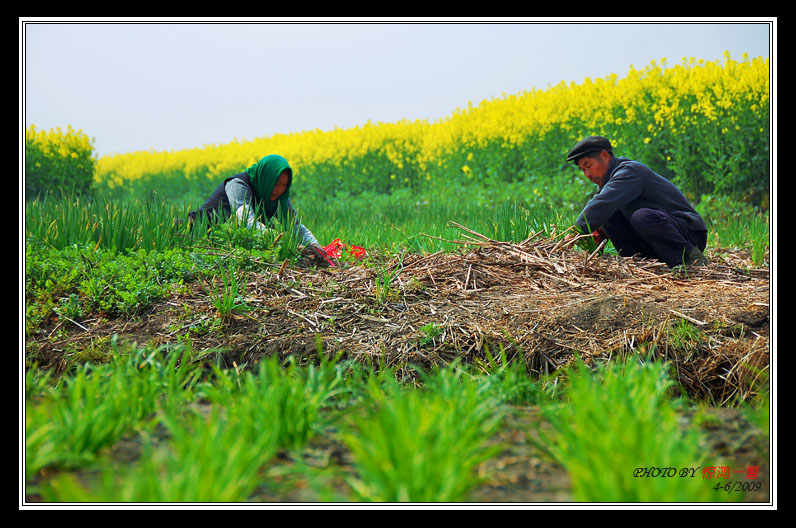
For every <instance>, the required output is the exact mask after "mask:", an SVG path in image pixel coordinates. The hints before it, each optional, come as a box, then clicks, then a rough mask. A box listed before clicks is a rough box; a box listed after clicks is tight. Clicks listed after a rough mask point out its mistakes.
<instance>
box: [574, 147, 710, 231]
mask: <svg viewBox="0 0 796 528" xmlns="http://www.w3.org/2000/svg"><path fill="white" fill-rule="evenodd" d="M642 208H649V209H656V210H658V211H663V212H665V213H668V214H670V215H671V216H673V217H674V218H676V219H677V220H678V221H681V222H683V225H684V226H685V227H687V228H688V229H690V230H692V231H707V226H706V225H705V222H704V220H702V217H701V216H700V215H699V213H697V212H696V210H695V209H694V208H693V206H692V205H691V204H690V203H689V201H688V199H687V198H686V197H685V196H684V195H683V193H682V192H680V190H679V189H678V188H677V187H675V186H674V184H673V183H672V182H670V181H669V180H667V179H666V178H664V177H663V176H661V175H660V174H657V173H655V172H654V171H653V170H652V169H650V168H649V167H647V166H646V165H644V164H643V163H640V162H638V161H633V160H630V159H627V158H619V157H614V158H612V160H611V164H610V165H609V167H608V170H607V171H606V173H605V177H604V178H603V182H602V186H601V187H600V190H599V191H598V193H597V194H596V195H594V197H593V198H592V199H591V200H590V201H589V203H588V204H586V207H585V208H584V209H583V211H582V212H581V213H580V216H578V219H577V220H576V221H575V225H576V226H577V227H578V229H580V231H581V233H591V232H593V231H594V230H596V229H597V228H599V227H602V226H603V225H604V224H606V223H607V222H608V220H609V219H610V218H611V217H612V216H613V215H614V213H616V212H617V211H621V212H622V214H623V215H624V216H625V218H627V219H628V221H630V216H631V215H632V214H633V213H634V212H636V211H637V210H639V209H642Z"/></svg>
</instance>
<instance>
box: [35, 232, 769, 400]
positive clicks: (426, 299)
mask: <svg viewBox="0 0 796 528" xmlns="http://www.w3.org/2000/svg"><path fill="white" fill-rule="evenodd" d="M462 230H463V231H464V233H465V234H464V235H463V238H464V240H460V241H457V242H459V243H461V244H462V247H463V250H462V251H460V252H455V253H442V252H440V253H435V254H430V255H429V254H426V255H421V254H400V255H393V256H391V257H389V258H387V259H385V260H381V261H378V262H375V264H374V261H371V262H370V263H369V264H367V265H366V264H362V265H349V266H339V267H336V268H331V269H328V270H317V269H300V268H291V267H287V268H284V269H280V271H278V272H277V271H276V269H277V268H271V267H268V268H265V269H263V270H262V271H261V272H249V273H247V274H245V276H244V277H243V278H242V279H243V282H244V283H245V296H244V298H243V300H242V301H243V303H245V305H246V306H247V311H241V312H240V313H237V314H235V315H234V316H233V317H231V318H228V319H226V320H224V321H223V322H222V321H221V320H220V318H219V317H218V314H217V313H216V312H215V310H214V309H213V307H212V304H211V303H210V302H209V299H208V296H207V294H206V292H205V290H204V289H203V288H202V287H201V286H200V285H195V287H194V290H193V292H190V293H182V294H181V295H178V296H175V297H174V298H172V299H169V300H167V301H166V302H163V303H160V304H158V305H155V306H152V307H151V309H150V310H149V311H148V312H147V313H146V314H145V315H144V317H142V318H140V319H139V320H129V319H126V320H116V321H106V320H98V319H95V320H89V321H80V322H79V323H80V325H81V326H80V327H78V326H74V327H73V330H74V331H70V333H69V335H68V336H66V337H63V338H60V339H51V338H47V337H46V332H45V333H43V334H42V335H43V337H41V338H39V339H38V340H37V341H33V342H31V343H28V351H29V354H30V355H32V356H34V357H35V359H36V360H37V361H38V362H39V363H40V364H41V365H42V366H47V365H48V364H49V365H54V366H57V365H59V364H64V363H65V361H66V360H65V356H66V354H68V351H69V350H80V349H81V347H83V348H85V347H87V346H94V347H96V346H97V343H98V342H101V341H102V339H107V338H108V336H110V335H112V334H118V335H120V336H121V338H122V339H123V340H127V341H137V342H138V343H139V344H144V343H149V344H155V345H160V344H167V343H174V342H178V341H186V340H189V339H190V341H191V343H192V347H193V349H194V351H195V354H197V355H202V354H213V355H215V356H217V357H221V358H222V359H223V360H224V361H226V362H227V363H228V365H229V366H231V365H232V363H233V362H235V364H237V365H251V364H254V363H255V362H256V361H257V360H258V359H259V358H261V357H263V356H267V355H271V354H279V355H287V354H294V355H297V356H299V357H303V358H310V357H312V356H315V355H316V354H317V353H318V350H322V351H323V353H327V354H337V353H338V352H341V353H343V354H345V355H346V356H347V357H351V358H354V359H356V360H358V361H362V362H366V363H370V364H373V365H378V364H381V363H384V364H387V365H389V366H396V367H399V368H401V367H405V366H408V365H410V364H419V365H421V366H431V365H435V364H440V363H445V362H449V361H451V360H453V359H454V358H457V357H461V358H462V359H463V360H464V361H467V362H475V361H477V360H483V359H484V358H485V357H486V353H487V351H491V352H493V353H495V352H497V351H498V350H499V349H500V348H502V349H503V350H504V351H505V352H506V355H507V357H509V358H510V359H511V360H512V361H524V362H525V364H526V366H527V368H528V370H529V372H530V373H531V374H533V375H543V374H549V373H551V372H554V371H556V370H557V369H559V368H561V367H563V366H566V365H568V364H569V363H571V361H572V360H573V358H574V357H575V356H576V355H579V356H582V357H584V358H585V359H586V361H587V362H593V361H596V360H602V359H606V358H610V357H612V356H614V355H616V354H645V355H647V356H653V357H656V358H660V359H664V360H667V361H671V362H672V363H673V364H674V365H675V367H676V369H677V370H678V376H679V381H680V383H681V385H682V386H683V387H684V388H685V389H686V390H688V391H689V392H690V393H692V394H693V395H694V396H697V397H709V398H713V399H715V400H718V401H726V400H728V399H729V398H732V397H735V396H741V397H744V396H746V395H748V393H749V391H750V390H751V388H752V387H753V385H754V383H755V382H756V381H757V380H759V379H760V374H759V373H760V372H761V371H762V372H765V371H766V369H767V365H768V358H769V340H768V325H769V305H768V302H769V282H768V281H769V278H768V271H767V269H751V270H750V268H749V267H748V262H747V261H745V260H744V255H742V254H738V253H728V252H724V253H719V252H713V253H711V252H710V251H709V252H708V256H709V258H710V264H709V265H708V266H705V267H702V268H689V269H687V270H670V269H668V268H666V266H665V265H662V264H660V263H658V262H654V261H645V260H639V259H626V258H620V257H617V256H608V255H600V254H599V253H597V252H595V253H586V252H583V251H577V250H575V249H573V247H571V246H568V245H567V244H566V243H564V242H563V241H562V240H560V239H559V240H556V239H549V238H547V239H546V238H542V237H541V236H540V235H541V233H539V234H535V235H532V236H531V237H529V238H528V239H527V240H525V241H523V242H522V243H519V244H515V243H506V242H498V241H493V240H490V239H488V238H486V237H484V236H483V235H480V234H478V233H474V232H473V231H470V230H468V229H466V228H464V227H462ZM385 277H392V280H391V281H389V282H388V283H386V284H385V281H384V279H385ZM408 372H409V369H407V373H408ZM754 372H757V374H754Z"/></svg>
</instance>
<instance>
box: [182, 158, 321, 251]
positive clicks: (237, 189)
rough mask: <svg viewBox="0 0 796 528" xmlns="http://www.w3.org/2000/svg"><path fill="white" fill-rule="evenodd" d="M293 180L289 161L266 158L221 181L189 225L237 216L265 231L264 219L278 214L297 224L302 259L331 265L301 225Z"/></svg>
mask: <svg viewBox="0 0 796 528" xmlns="http://www.w3.org/2000/svg"><path fill="white" fill-rule="evenodd" d="M292 181H293V170H292V169H291V168H290V165H289V164H288V162H287V160H286V159H285V158H283V157H282V156H279V155H277V154H271V155H269V156H265V157H264V158H263V159H261V160H260V161H258V162H257V163H255V164H254V165H252V166H251V167H249V168H248V169H246V171H245V172H241V173H240V174H236V175H234V176H231V177H229V178H227V179H225V180H224V181H223V182H221V184H220V185H219V186H218V187H217V188H216V190H215V191H213V194H211V195H210V198H208V199H207V200H206V201H205V203H203V204H202V206H201V207H199V209H197V210H195V211H191V212H190V213H188V222H189V224H190V226H191V227H193V226H194V225H195V224H196V223H197V220H198V219H199V218H200V217H204V218H206V219H208V220H214V219H220V220H225V219H227V218H229V217H230V216H231V215H232V214H233V213H234V214H235V216H236V217H237V219H238V221H240V222H241V223H245V225H247V226H249V227H256V228H257V229H260V230H265V229H267V228H266V226H265V225H264V224H263V222H262V221H261V220H262V219H263V217H265V219H271V218H273V217H274V215H276V214H277V212H278V213H279V215H280V219H291V221H293V222H295V224H296V231H297V235H298V240H299V244H300V245H302V246H304V249H303V250H302V252H301V254H302V256H304V257H305V258H307V259H309V260H310V261H312V262H313V263H315V264H319V265H321V266H328V265H329V261H328V255H327V254H326V252H325V251H324V250H323V248H322V247H321V246H320V245H319V244H318V241H317V240H316V239H315V236H314V235H313V234H312V232H310V230H309V229H307V228H306V227H305V226H304V225H302V224H301V223H299V221H298V218H297V215H296V211H295V209H293V206H292V205H291V204H290V184H291V183H292ZM284 224H285V225H287V222H284Z"/></svg>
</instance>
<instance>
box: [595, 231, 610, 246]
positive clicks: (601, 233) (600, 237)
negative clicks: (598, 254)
mask: <svg viewBox="0 0 796 528" xmlns="http://www.w3.org/2000/svg"><path fill="white" fill-rule="evenodd" d="M591 236H592V238H594V242H595V243H596V244H597V245H598V246H599V245H600V242H602V241H603V240H607V239H608V235H606V234H605V232H604V231H603V230H602V229H600V228H599V227H598V228H597V229H595V230H594V231H592V234H591Z"/></svg>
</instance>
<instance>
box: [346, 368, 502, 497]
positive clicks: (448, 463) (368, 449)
mask: <svg viewBox="0 0 796 528" xmlns="http://www.w3.org/2000/svg"><path fill="white" fill-rule="evenodd" d="M427 382H428V383H429V388H428V389H426V390H402V389H400V388H397V387H392V388H391V387H390V386H387V387H386V392H383V393H381V394H383V396H382V397H378V396H377V397H375V398H374V400H373V401H374V405H373V406H372V407H368V408H367V409H365V411H364V414H363V415H362V416H357V417H354V418H353V419H352V425H351V426H350V427H349V428H348V429H347V431H346V432H345V433H344V441H345V443H346V445H347V446H348V447H349V448H350V449H351V452H352V454H353V455H354V459H355V465H356V468H357V474H358V477H356V478H354V479H351V480H349V483H350V485H351V487H352V490H353V492H354V494H355V496H356V497H357V498H358V499H359V500H366V501H386V502H407V501H409V502H438V501H441V502H451V501H461V500H466V498H467V495H468V493H469V491H470V490H471V489H472V488H473V487H474V486H476V485H477V484H478V483H479V482H480V480H479V477H478V475H477V473H476V468H477V467H478V465H479V464H480V463H482V462H484V461H485V460H487V459H489V458H490V457H492V456H494V455H495V454H496V453H497V449H498V448H496V447H495V446H490V445H489V444H488V443H487V441H488V440H489V439H490V438H491V436H492V434H493V433H494V432H495V430H496V428H497V426H498V425H499V423H500V422H499V420H500V413H496V412H495V404H496V401H495V400H492V399H491V398H489V397H488V396H487V395H486V394H485V393H483V392H482V391H481V390H480V389H481V386H480V385H479V384H477V383H475V382H472V381H470V380H468V379H467V378H466V377H464V376H463V375H462V374H461V373H458V372H456V371H454V370H453V369H442V370H440V371H439V372H438V373H436V376H435V378H434V381H430V380H427ZM432 384H433V388H432V387H431V385H432ZM377 390H378V391H379V392H380V391H381V389H377Z"/></svg>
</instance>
